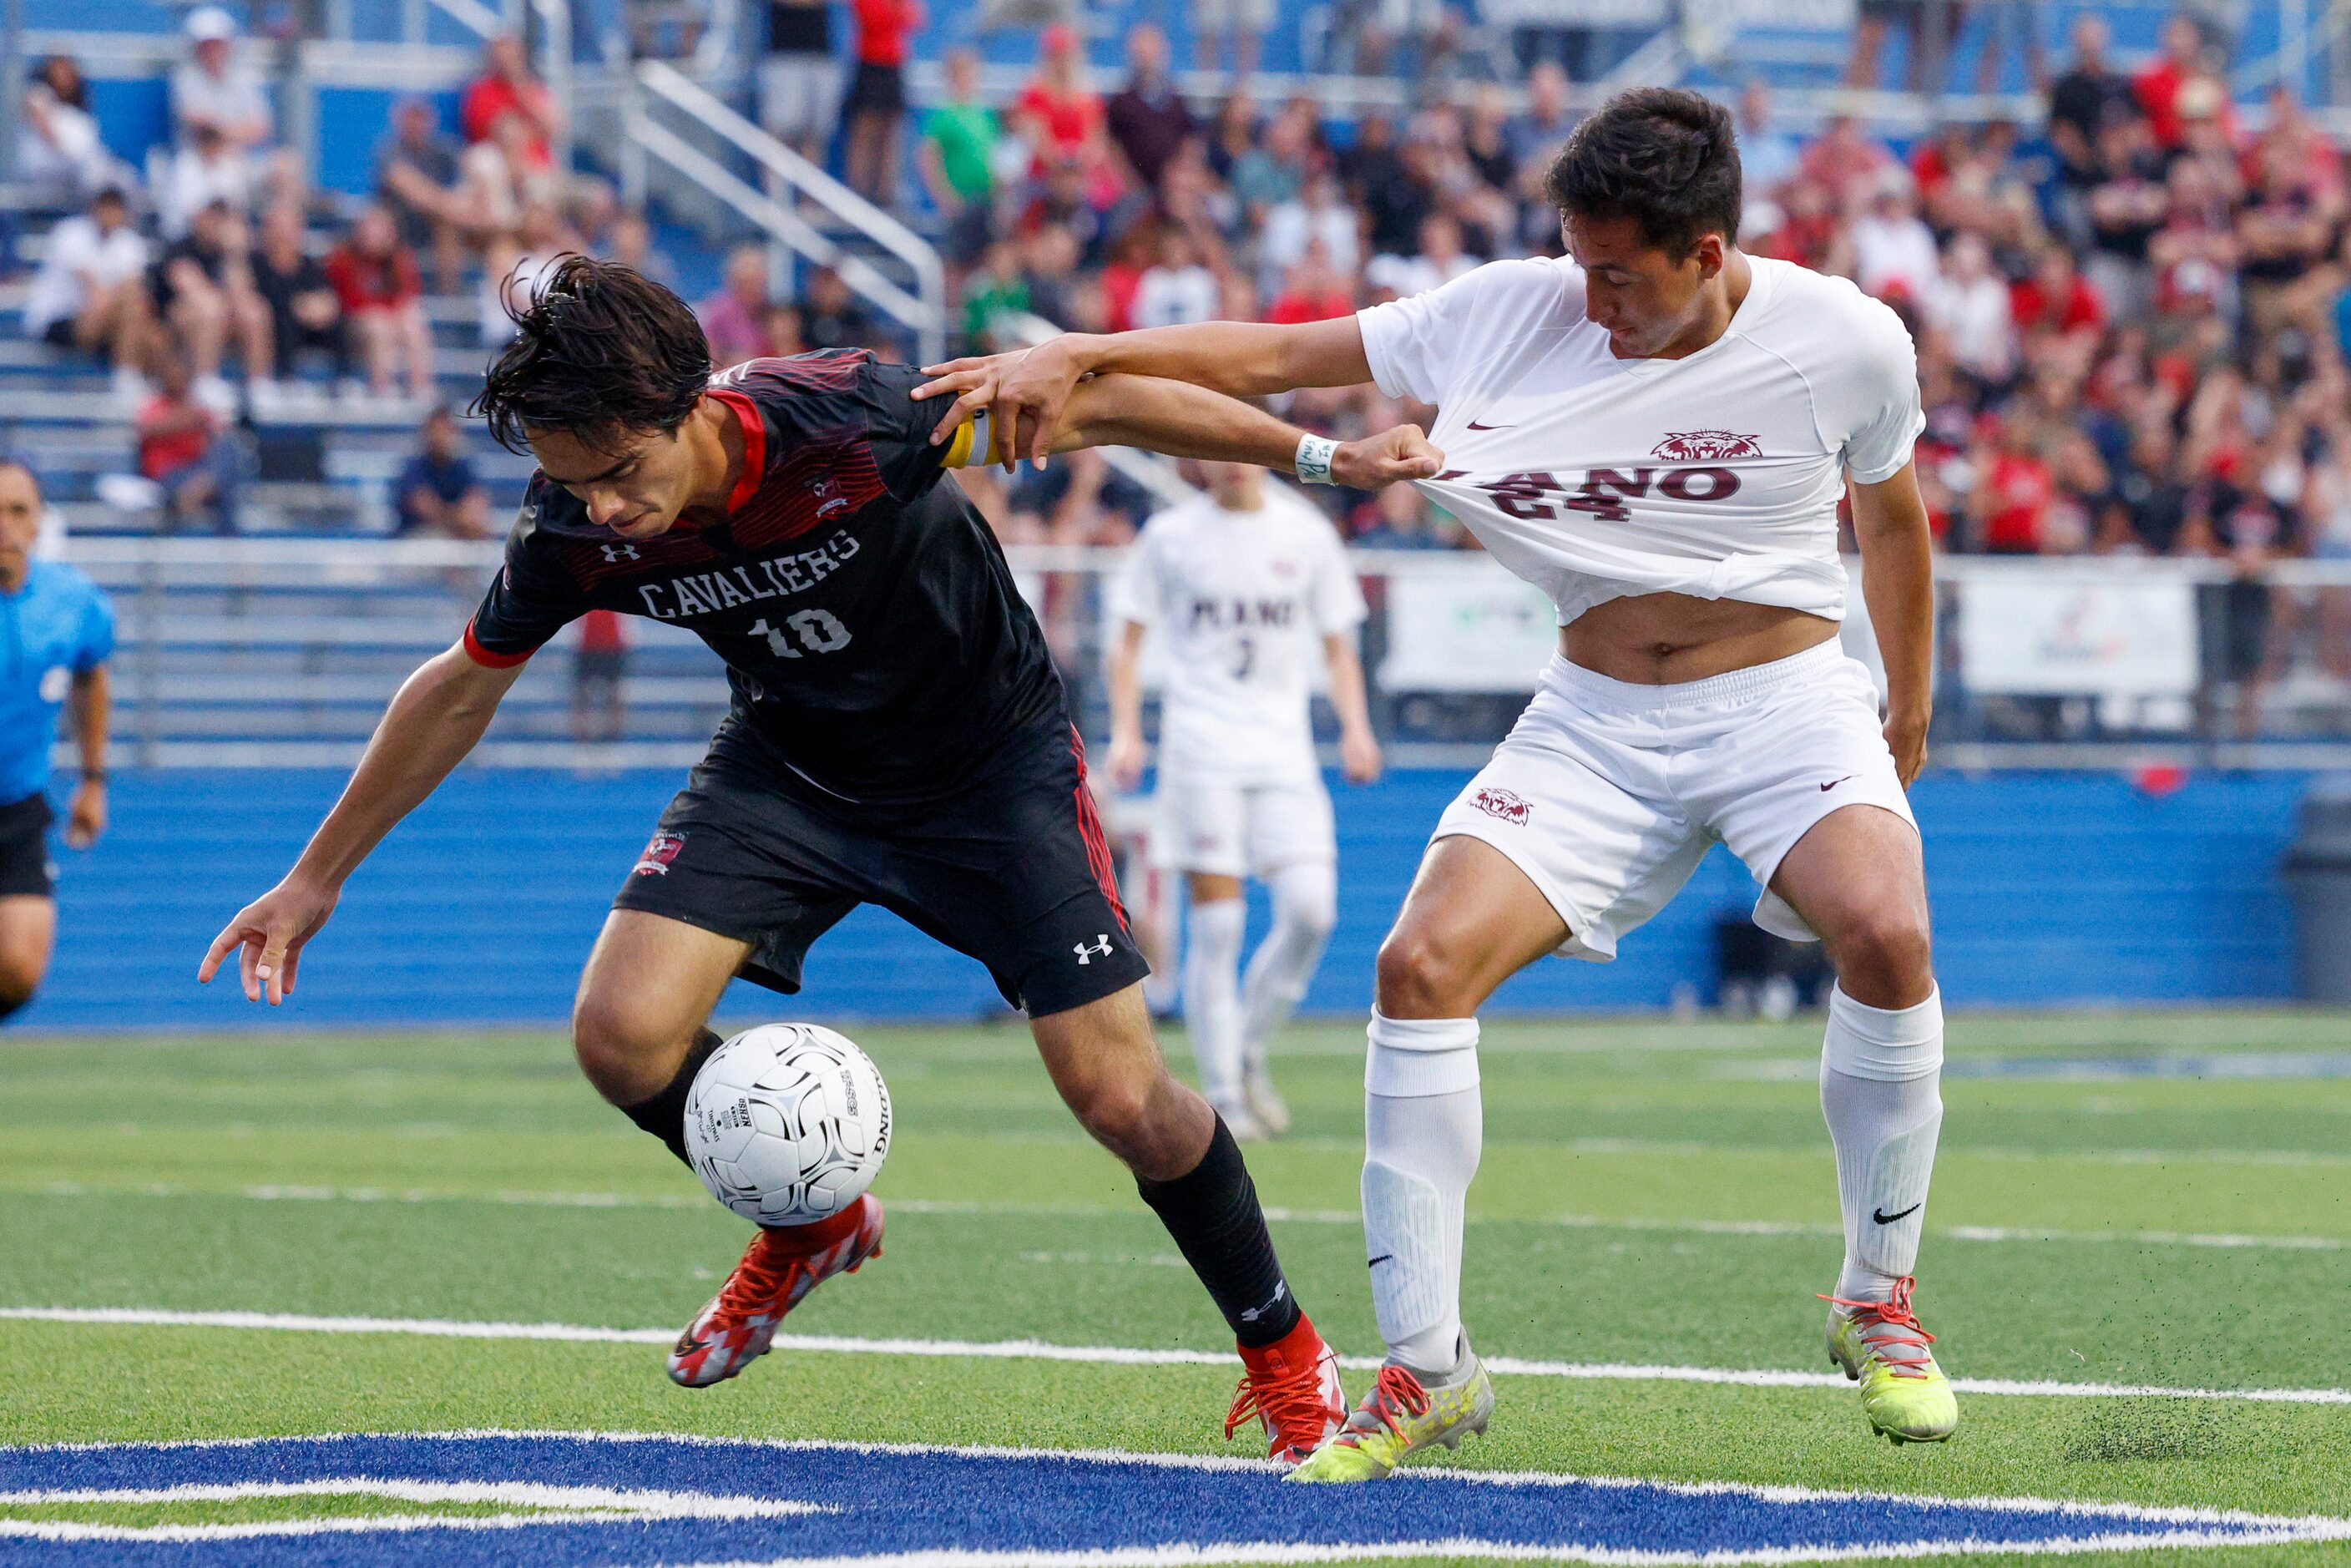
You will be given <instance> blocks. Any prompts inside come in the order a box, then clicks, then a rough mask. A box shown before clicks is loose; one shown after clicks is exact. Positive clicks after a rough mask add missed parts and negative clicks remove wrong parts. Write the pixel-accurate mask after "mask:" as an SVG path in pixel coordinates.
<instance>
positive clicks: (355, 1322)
mask: <svg viewBox="0 0 2351 1568" xmlns="http://www.w3.org/2000/svg"><path fill="white" fill-rule="evenodd" d="M0 1319H16V1320H19V1321H24V1322H57V1323H91V1324H131V1325H137V1326H141V1327H151V1328H214V1329H255V1330H261V1331H265V1332H270V1333H346V1334H405V1335H413V1336H415V1337H419V1338H424V1339H468V1340H552V1341H558V1342H563V1343H576V1344H664V1345H665V1344H671V1343H675V1342H676V1339H677V1331H676V1330H675V1329H615V1328H597V1327H592V1326H590V1325H586V1324H580V1323H510V1322H468V1321H465V1320H462V1319H444V1318H371V1317H320V1316H312V1315H309V1314H306V1313H300V1312H175V1311H170V1310H166V1309H162V1308H152V1307H0ZM775 1348H776V1349H778V1350H797V1351H805V1352H809V1353H810V1354H820V1355H914V1356H936V1357H950V1358H951V1357H971V1358H975V1359H978V1360H991V1361H1060V1362H1094V1363H1100V1364H1106V1365H1113V1366H1229V1365H1231V1364H1232V1362H1233V1358H1232V1356H1231V1355H1229V1354H1225V1353H1223V1352H1219V1351H1206V1350H1162V1349H1139V1348H1134V1347H1131V1346H1125V1345H1079V1344H1049V1343H1045V1342H1044V1341H1042V1340H1027V1339H1021V1340H952V1339H889V1338H876V1339H866V1338H855V1337H851V1336H848V1335H838V1334H778V1335H777V1336H776V1339H775ZM1339 1362H1340V1364H1341V1365H1342V1366H1346V1367H1352V1368H1355V1369H1358V1370H1363V1371H1370V1370H1373V1369H1375V1368H1377V1367H1378V1366H1379V1365H1380V1362H1379V1360H1378V1359H1377V1358H1376V1357H1372V1356H1360V1355H1350V1356H1342V1357H1340V1358H1339ZM1485 1362H1486V1365H1487V1366H1488V1367H1489V1368H1490V1369H1491V1370H1493V1371H1495V1372H1498V1373H1502V1374H1504V1375H1510V1376H1516V1377H1558V1378H1568V1379H1573V1380H1577V1381H1583V1382H1626V1383H1714V1384H1729V1385H1741V1386H1748V1387H1757V1388H1844V1387H1847V1386H1849V1384H1848V1381H1847V1379H1846V1378H1845V1376H1844V1374H1843V1373H1837V1372H1783V1371H1778V1370H1774V1369H1771V1368H1749V1367H1728V1366H1653V1365H1648V1364H1642V1363H1636V1362H1583V1361H1530V1360H1523V1359H1520V1358H1519V1357H1515V1356H1506V1355H1489V1356H1487V1357H1486V1358H1485ZM1951 1386H1952V1387H1954V1388H1956V1389H1958V1390H1959V1391H1960V1392H1961V1393H1963V1394H1996V1395H2014V1396H2026V1397H2035V1398H2039V1397H2050V1398H2060V1399H2146V1398H2158V1399H2230V1400H2245V1401H2250V1402H2252V1403H2254V1404H2266V1405H2351V1388H2176V1387H2171V1386H2168V1385H2161V1384H2137V1383H2056V1382H2034V1381H2027V1380H2022V1379H2016V1378H2001V1377H1955V1378H1953V1379H1951Z"/></svg>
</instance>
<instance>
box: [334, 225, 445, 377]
mask: <svg viewBox="0 0 2351 1568" xmlns="http://www.w3.org/2000/svg"><path fill="white" fill-rule="evenodd" d="M325 270H326V274H327V282H328V283H329V285H330V286H331V287H333V288H334V291H335V298H336V300H337V302H338V303H340V305H341V306H342V308H343V319H344V320H345V321H347V322H348V323H350V334H351V340H352V343H353V345H354V347H356V348H357V349H358V350H359V360H360V364H361V365H362V366H363V367H365V369H366V371H367V378H368V386H369V389H370V390H371V391H372V392H375V393H377V394H378V395H379V396H388V395H390V394H391V393H392V390H393V386H394V383H395V382H397V381H398V380H399V378H400V374H401V372H402V370H405V371H406V372H407V378H408V395H409V396H410V397H412V398H414V399H418V400H420V401H421V400H423V399H426V398H429V397H431V396H432V394H433V334H432V331H431V329H429V328H428V327H427V326H426V324H425V320H424V306H423V300H422V299H421V298H419V297H420V296H421V295H422V294H423V292H424V276H423V272H422V271H421V270H420V269H419V268H418V267H417V265H416V253H415V252H414V251H413V250H410V249H409V248H408V247H407V246H405V245H403V244H402V243H401V238H400V229H399V227H398V226H397V225H395V224H393V222H392V214H391V213H390V212H388V211H387V210H385V209H384V208H383V207H381V206H380V205H370V206H369V207H367V208H366V209H365V210H364V211H362V212H361V213H360V216H359V221H358V222H357V223H355V224H353V225H351V232H350V235H347V236H346V237H345V238H344V240H343V242H342V243H341V244H340V245H339V246H335V248H334V249H333V250H331V251H329V252H328V253H327V260H326V264H325Z"/></svg>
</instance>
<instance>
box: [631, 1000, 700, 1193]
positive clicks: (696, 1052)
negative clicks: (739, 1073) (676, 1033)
mask: <svg viewBox="0 0 2351 1568" xmlns="http://www.w3.org/2000/svg"><path fill="white" fill-rule="evenodd" d="M725 1043H726V1041H725V1040H723V1039H721V1038H720V1037H719V1036H718V1035H716V1034H713V1033H712V1032H711V1031H710V1030H706V1029H705V1030H703V1031H702V1032H700V1033H699V1034H697V1035H695V1037H694V1043H693V1044H692V1045H689V1046H687V1047H686V1048H685V1060H684V1061H682V1062H680V1063H678V1069H677V1076H676V1077H674V1078H673V1079H671V1080H670V1081H669V1087H668V1088H666V1089H664V1090H663V1091H662V1092H660V1093H658V1094H656V1095H654V1096H653V1098H652V1099H650V1100H640V1101H638V1102H637V1103H635V1104H633V1105H623V1106H622V1107H621V1114H622V1115H623V1116H626V1117H627V1118H628V1119H629V1120H630V1121H632V1122H634V1123H635V1124H637V1125H638V1126H640V1127H643V1129H644V1130H645V1131H646V1132H648V1133H651V1134H653V1136H654V1137H656V1138H659V1139H660V1140H661V1141H662V1142H663V1143H664V1144H667V1145H669V1152H670V1153H671V1154H674V1155H676V1156H677V1157H678V1158H679V1160H681V1161H683V1162H684V1164H685V1166H686V1167H687V1168H688V1169H689V1170H690V1169H692V1168H693V1164H694V1162H693V1161H691V1160H687V1159H686V1157H685V1097H686V1096H687V1095H688V1094H690V1093H692V1092H694V1075H695V1073H697V1072H699V1071H702V1064H703V1063H704V1062H705V1061H709V1060H710V1053H711V1052H712V1051H716V1050H717V1049H718V1048H719V1047H720V1046H721V1045H723V1044H725Z"/></svg>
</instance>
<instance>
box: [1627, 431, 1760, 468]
mask: <svg viewBox="0 0 2351 1568" xmlns="http://www.w3.org/2000/svg"><path fill="white" fill-rule="evenodd" d="M1649 455H1650V456H1652V457H1662V458H1664V459H1665V460H1666V461H1667V462H1668V463H1719V462H1721V461H1722V460H1723V459H1725V458H1727V457H1761V456H1762V455H1763V438H1762V437H1761V436H1760V435H1737V434H1732V433H1731V432H1729V431H1728V430H1675V431H1668V432H1667V434H1666V438H1665V439H1664V440H1663V441H1660V442H1658V443H1657V444H1656V445H1655V446H1653V447H1651V448H1650V449H1649Z"/></svg>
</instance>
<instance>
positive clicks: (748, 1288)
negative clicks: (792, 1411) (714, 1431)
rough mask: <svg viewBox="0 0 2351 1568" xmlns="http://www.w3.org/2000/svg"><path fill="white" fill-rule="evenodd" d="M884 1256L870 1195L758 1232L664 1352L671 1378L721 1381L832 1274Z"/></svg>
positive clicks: (697, 1384)
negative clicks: (811, 1220) (829, 1212)
mask: <svg viewBox="0 0 2351 1568" xmlns="http://www.w3.org/2000/svg"><path fill="white" fill-rule="evenodd" d="M880 1256H882V1200H881V1199H879V1198H877V1197H874V1196H873V1195H872V1193H867V1194H866V1195H865V1196H864V1197H861V1198H859V1199H858V1200H857V1201H856V1202H855V1203H853V1204H852V1205H850V1206H849V1207H847V1208H844V1209H842V1210H841V1212H840V1213H839V1214H836V1215H834V1216H833V1217H832V1218H830V1219H820V1220H818V1221H817V1222H816V1223H815V1224H814V1225H796V1226H793V1227H791V1228H789V1229H780V1230H762V1231H760V1232H759V1234H758V1235H757V1236H755V1237H753V1238H752V1239H751V1245H750V1246H749V1247H748V1248H747V1249H744V1252H743V1260H742V1261H741V1262H740V1263H737V1264H736V1265H735V1272H733V1273H732V1274H730V1275H728V1276H727V1277H726V1284H724V1285H723V1286H721V1287H719V1291H718V1294H716V1296H714V1297H712V1298H711V1300H710V1304H709V1305H708V1306H706V1307H705V1308H703V1309H702V1311H701V1312H699V1313H697V1314H696V1315H695V1320H694V1322H691V1323H689V1324H687V1325H686V1330H685V1333H683V1334H680V1335H679V1336H678V1341H677V1344H676V1346H675V1348H674V1349H673V1350H671V1352H670V1353H669V1375H670V1381H671V1382H673V1383H677V1384H681V1385H684V1386H685V1387H687V1388H707V1387H709V1386H710V1385H712V1384H714V1383H724V1382H725V1381H726V1379H728V1378H730V1377H732V1376H734V1375H736V1374H737V1373H738V1372H740V1371H742V1370H743V1369H744V1368H745V1367H747V1366H748V1365H750V1364H752V1363H753V1362H755V1361H757V1360H758V1359H759V1357H761V1356H763V1355H765V1354H768V1344H769V1343H772V1342H773V1341H774V1339H775V1337H776V1328H777V1325H778V1324H779V1323H781V1322H783V1321H784V1314H785V1313H786V1312H790V1311H791V1310H792V1309H793V1308H794V1307H797V1306H799V1304H800V1298H802V1297H803V1296H806V1295H807V1294H808V1293H809V1292H810V1291H813V1290H815V1289H816V1288H817V1287H818V1286H819V1285H821V1284H823V1283H824V1282H825V1281H827V1280H830V1279H831V1278H832V1277H833V1276H834V1275H835V1274H841V1273H849V1274H854V1273H855V1272H857V1270H858V1269H859V1268H860V1267H861V1266H862V1264H863V1263H864V1261H865V1260H867V1259H868V1258H879V1257H880Z"/></svg>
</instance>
